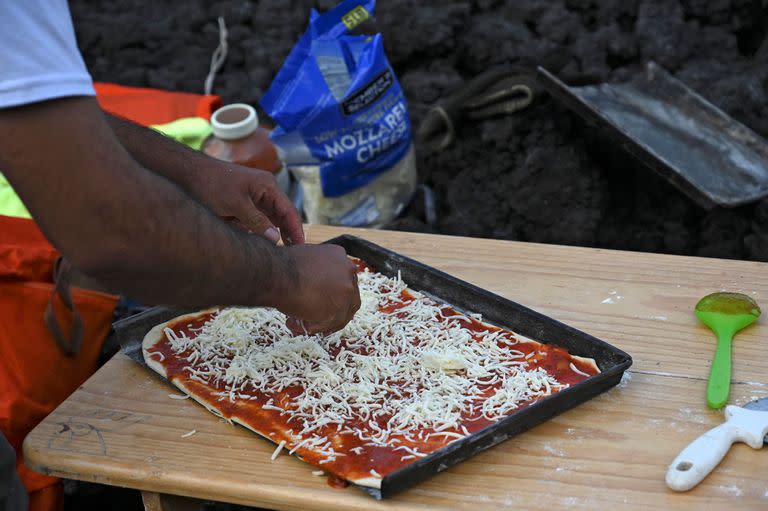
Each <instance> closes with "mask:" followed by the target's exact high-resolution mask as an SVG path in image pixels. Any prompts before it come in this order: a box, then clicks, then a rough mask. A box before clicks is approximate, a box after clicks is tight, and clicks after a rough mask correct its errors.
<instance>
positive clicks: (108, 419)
mask: <svg viewBox="0 0 768 511" xmlns="http://www.w3.org/2000/svg"><path fill="white" fill-rule="evenodd" d="M75 417H78V418H83V419H88V422H89V423H91V424H98V427H99V429H101V430H102V431H119V430H121V429H124V428H127V427H129V426H133V425H136V424H141V423H143V422H146V421H148V420H149V418H150V417H149V415H138V414H135V413H131V412H121V411H118V410H105V409H103V408H94V409H90V410H83V411H82V412H79V413H77V414H76V415H75Z"/></svg>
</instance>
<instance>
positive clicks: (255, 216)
mask: <svg viewBox="0 0 768 511" xmlns="http://www.w3.org/2000/svg"><path fill="white" fill-rule="evenodd" d="M244 209H246V211H245V212H244V214H243V215H241V218H239V220H240V224H241V225H242V226H243V227H245V228H246V229H247V230H249V231H250V232H252V233H254V234H258V235H260V236H264V237H265V238H266V239H268V240H269V241H271V242H272V243H277V242H278V241H280V231H279V230H278V229H277V228H276V227H275V226H274V225H273V224H272V222H270V221H269V218H267V216H266V215H264V213H262V212H261V211H259V210H257V209H256V208H253V207H248V206H246V207H245V208H244Z"/></svg>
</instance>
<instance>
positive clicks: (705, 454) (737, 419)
mask: <svg viewBox="0 0 768 511" xmlns="http://www.w3.org/2000/svg"><path fill="white" fill-rule="evenodd" d="M725 417H726V419H727V420H726V422H725V423H724V424H721V425H720V426H717V427H716V428H713V429H710V430H709V431H707V432H706V433H704V434H703V435H701V436H700V437H699V438H697V439H696V440H694V441H693V442H692V443H691V444H690V445H689V446H688V447H686V448H685V449H683V452H681V453H680V454H679V455H678V456H677V458H675V459H674V461H672V464H671V465H669V469H667V486H669V487H670V488H671V489H673V490H675V491H687V490H690V489H691V488H693V487H694V486H696V485H697V484H699V483H700V482H701V481H702V480H703V479H704V478H705V477H707V474H709V473H710V472H711V471H712V469H713V468H715V467H716V466H717V464H718V463H720V461H721V460H722V459H723V457H724V456H725V454H726V453H727V452H728V450H729V449H730V448H731V445H732V444H733V443H734V442H744V443H746V444H747V445H749V446H750V447H752V448H753V449H759V448H760V447H762V446H763V438H764V437H765V435H766V433H768V414H766V412H758V411H754V410H746V409H744V408H739V407H738V406H728V407H726V409H725Z"/></svg>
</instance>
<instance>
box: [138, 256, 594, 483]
mask: <svg viewBox="0 0 768 511" xmlns="http://www.w3.org/2000/svg"><path fill="white" fill-rule="evenodd" d="M355 262H356V264H357V268H358V271H360V272H362V271H364V270H365V268H370V267H369V266H367V265H366V264H365V263H363V262H362V261H360V260H355ZM400 298H401V299H402V300H403V302H404V303H402V304H401V303H391V304H389V305H387V306H385V307H383V308H382V309H381V310H382V311H384V312H389V313H393V312H395V311H397V310H398V309H399V308H402V307H404V306H405V304H406V303H407V302H409V301H412V300H414V296H413V295H412V294H411V293H409V292H408V291H404V292H403V293H402V294H401V297H400ZM442 311H443V315H444V316H455V315H458V316H461V317H462V319H460V320H459V321H460V322H461V324H462V326H463V327H465V328H467V329H468V330H470V331H472V332H474V333H475V335H474V336H473V338H474V339H476V340H478V339H480V337H481V333H482V332H487V331H500V330H501V331H503V332H504V335H503V336H502V339H501V340H500V341H499V342H500V343H503V342H504V340H507V341H509V342H512V343H514V342H516V341H517V344H515V345H514V349H515V350H518V351H520V352H522V353H523V354H525V355H528V354H529V353H534V354H533V355H531V356H530V358H527V366H526V368H528V369H533V368H536V367H541V368H543V369H544V370H545V371H547V373H549V374H550V375H552V376H554V377H555V378H556V379H557V380H558V381H559V382H561V383H563V384H568V385H573V384H576V383H578V382H580V381H583V380H585V379H586V378H587V377H586V376H584V375H582V374H579V373H577V372H575V371H573V369H572V368H571V364H573V365H574V366H575V367H576V368H578V369H579V370H580V371H583V372H585V373H587V374H590V375H593V374H596V371H595V370H594V368H593V367H592V366H591V365H588V364H586V363H584V362H582V361H581V360H578V359H575V358H573V357H572V356H571V355H570V354H569V353H568V352H567V351H566V350H565V349H563V348H559V347H556V346H551V345H547V344H541V343H538V342H525V341H524V340H522V339H520V338H518V337H516V336H515V334H514V333H513V332H511V331H508V330H503V329H501V328H498V327H495V326H491V325H487V324H484V323H482V322H480V321H478V320H476V319H473V318H468V319H467V317H466V316H464V315H463V314H461V313H459V312H458V311H456V310H455V309H453V308H451V307H448V306H445V307H443V309H442ZM214 314H215V313H205V314H201V315H200V316H198V317H196V318H194V319H191V320H190V319H184V320H180V321H176V322H172V323H170V324H169V325H168V326H169V328H171V329H172V330H173V331H175V332H176V333H177V334H181V333H184V334H186V335H187V336H188V337H190V338H193V337H194V336H195V335H196V332H197V331H198V329H200V328H201V327H202V326H203V325H204V324H205V323H206V322H207V321H208V320H210V319H211V318H212V317H213V316H214ZM345 341H346V339H342V342H341V343H340V345H338V346H333V347H331V348H330V349H329V353H330V355H331V356H335V355H336V354H338V353H339V352H340V351H341V350H342V349H345V348H346V346H345V344H346V342H345ZM153 352H158V353H162V355H163V356H164V358H163V360H162V361H160V358H162V357H155V360H158V361H160V363H161V364H162V365H163V367H164V368H165V370H166V373H167V376H168V380H170V381H172V382H178V383H181V384H183V385H184V387H186V388H187V389H189V390H190V391H191V392H192V393H193V394H194V395H195V396H196V397H197V398H198V399H199V400H201V401H204V402H206V403H208V404H210V405H212V406H214V407H215V408H216V409H217V410H218V411H219V412H220V413H221V415H222V417H224V418H225V419H228V420H234V421H237V422H240V423H243V424H245V425H247V426H248V427H250V428H251V429H253V430H255V431H258V432H259V433H261V434H262V435H263V436H265V437H267V438H269V439H270V440H272V441H273V442H275V443H279V442H280V441H282V440H285V441H286V446H285V447H286V449H291V448H292V446H293V445H295V444H294V440H293V438H292V437H291V436H290V433H291V431H292V430H293V429H294V428H295V429H296V430H297V431H298V430H300V429H301V427H300V426H299V425H298V423H293V424H291V423H290V422H289V418H290V415H288V414H282V415H281V413H282V412H280V411H279V410H272V409H266V410H265V409H263V408H262V406H263V405H264V404H266V403H267V401H269V399H273V400H274V404H275V405H276V406H280V407H282V408H285V407H286V405H287V404H289V403H290V402H291V400H292V398H293V397H294V396H296V395H298V394H300V393H301V392H302V391H303V389H302V388H299V387H290V388H286V389H284V390H283V391H281V392H273V393H268V394H256V395H255V396H254V397H256V399H240V398H236V399H235V400H234V401H231V400H230V399H229V396H228V395H227V396H223V397H222V396H221V395H219V393H221V392H224V391H225V386H224V384H223V383H222V382H212V383H210V384H203V383H201V382H199V381H196V380H193V379H192V378H190V373H189V372H188V371H186V370H185V368H186V367H188V366H189V362H187V361H186V358H187V357H188V356H189V355H190V354H191V352H182V353H178V354H177V353H175V352H174V351H173V349H172V346H171V343H170V341H169V340H168V338H167V336H166V335H165V334H163V337H162V339H161V340H160V342H159V343H158V344H157V345H156V346H155V348H154V350H153ZM393 385H394V384H393ZM499 386H500V384H495V385H488V387H487V389H484V393H487V395H488V396H490V395H493V393H494V392H495V390H496V389H497V388H498V387H499ZM533 402H535V400H529V401H525V402H521V403H518V408H517V410H522V409H523V408H525V407H527V406H529V405H530V404H532V403H533ZM476 408H477V409H478V410H477V411H476V413H475V414H474V415H465V416H463V419H464V420H463V424H462V425H463V427H464V428H466V430H467V431H469V433H474V432H477V431H479V430H481V429H483V428H485V427H486V426H489V425H491V424H493V423H494V422H493V421H490V420H488V419H486V418H485V417H483V415H482V411H481V410H480V407H476ZM513 413H514V412H513ZM389 418H390V417H388V416H384V417H379V418H378V419H377V422H378V424H379V426H380V427H385V426H386V423H387V421H388V420H389ZM366 422H367V421H362V420H358V421H347V422H345V427H347V428H350V429H354V428H355V427H360V428H365V427H366ZM445 431H446V432H452V433H459V434H463V431H461V430H460V429H449V430H445ZM314 433H315V434H317V435H320V436H325V437H327V438H328V440H330V441H331V442H332V444H333V449H334V450H335V451H336V452H337V453H341V454H344V456H337V457H336V458H335V459H334V460H332V461H327V462H325V463H321V461H323V460H325V455H323V454H320V453H317V452H314V451H312V450H310V449H307V448H304V447H300V448H299V449H297V450H296V452H295V453H296V454H297V455H298V456H299V457H300V458H302V459H303V460H304V461H306V462H308V463H310V464H312V465H315V466H316V467H318V468H320V469H322V470H324V471H325V472H327V473H329V474H331V477H330V478H329V480H328V482H329V484H330V485H331V486H333V487H343V485H342V484H341V483H343V482H344V481H346V480H352V481H354V480H358V479H362V478H366V477H371V476H372V474H371V469H375V471H376V472H377V473H378V474H379V475H381V476H382V477H383V476H386V475H387V474H390V473H392V472H394V471H396V470H397V469H399V468H402V467H404V466H406V465H408V464H410V463H411V462H414V461H417V460H418V459H419V458H410V459H406V460H403V459H402V457H403V456H406V455H408V452H407V451H405V450H402V449H397V447H400V446H407V447H413V448H417V449H418V451H419V452H420V453H423V454H429V453H432V452H434V451H436V450H439V449H441V448H442V447H445V446H446V445H448V444H449V443H450V442H451V441H453V440H455V437H449V436H429V437H427V434H428V433H434V431H433V430H431V429H426V430H424V438H425V439H424V440H421V439H419V438H416V439H415V440H416V441H414V442H412V441H409V440H408V439H406V438H403V437H393V438H396V439H397V440H398V443H396V444H394V445H392V446H386V447H382V446H372V445H364V444H366V443H367V441H363V440H360V439H359V438H358V437H357V436H356V435H354V434H350V433H339V432H337V428H336V426H335V425H331V426H326V427H324V428H320V429H319V430H316V431H315V432H314ZM353 449H354V450H355V451H356V452H357V453H359V454H356V453H355V452H353ZM396 449H397V450H396Z"/></svg>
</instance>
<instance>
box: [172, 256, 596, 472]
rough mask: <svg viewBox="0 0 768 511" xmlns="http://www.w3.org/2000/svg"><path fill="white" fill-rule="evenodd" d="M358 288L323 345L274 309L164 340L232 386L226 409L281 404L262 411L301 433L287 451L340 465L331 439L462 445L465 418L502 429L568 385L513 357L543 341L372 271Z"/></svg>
mask: <svg viewBox="0 0 768 511" xmlns="http://www.w3.org/2000/svg"><path fill="white" fill-rule="evenodd" d="M358 285H359V289H360V297H361V307H360V310H359V311H358V312H357V314H356V315H355V317H354V319H353V320H352V321H351V322H350V323H349V324H348V325H347V326H346V327H345V328H344V329H343V330H342V331H340V332H337V333H335V334H332V335H329V336H325V337H323V336H319V335H293V334H292V333H291V332H290V330H289V329H288V328H287V327H286V324H285V322H286V317H285V315H284V314H282V313H281V312H279V311H277V310H275V309H270V308H227V309H223V310H221V311H219V312H218V313H217V314H216V315H215V316H214V317H213V318H212V319H211V320H209V321H208V322H207V323H206V324H204V325H203V326H202V327H201V328H200V329H198V330H196V331H195V332H194V333H195V334H196V335H193V336H192V337H189V336H187V335H186V333H184V332H178V333H177V332H174V331H173V330H172V329H170V328H166V329H165V333H166V336H167V338H168V340H169V342H170V345H171V347H172V349H173V351H174V352H176V353H177V354H182V353H183V354H185V356H186V360H187V361H188V362H189V364H190V365H189V366H188V367H187V368H186V371H187V372H188V375H189V377H190V378H192V379H194V380H197V381H201V382H203V383H208V384H217V385H219V387H220V388H221V387H223V388H224V391H223V392H221V393H220V394H219V399H228V400H230V401H235V400H236V399H252V398H253V396H254V395H266V396H273V398H271V399H269V400H268V401H267V402H266V404H264V405H262V406H263V408H264V409H269V410H275V411H278V412H280V414H281V415H288V416H289V421H291V424H295V426H293V427H294V429H296V431H297V432H296V433H295V434H294V433H293V431H291V435H292V436H293V438H295V439H296V440H297V441H298V440H301V441H300V443H295V444H294V447H293V449H292V450H291V452H294V451H296V450H297V449H299V448H301V447H304V448H309V449H312V450H314V451H316V452H321V453H322V454H323V455H324V456H326V458H325V459H324V460H323V461H321V462H320V463H324V462H328V461H332V460H334V459H336V456H341V455H343V454H342V453H338V452H336V451H335V450H334V449H333V446H332V444H331V442H330V441H329V440H328V439H327V436H328V435H338V434H347V435H351V436H355V437H357V438H358V439H359V440H360V441H361V442H365V444H364V445H373V446H387V445H389V446H394V445H396V444H397V443H399V442H402V441H403V440H408V441H410V442H411V443H413V442H414V441H415V435H419V438H420V439H421V438H422V436H421V435H422V434H423V431H424V430H427V431H428V432H429V433H430V434H432V435H442V436H443V437H445V438H446V439H450V440H449V441H454V440H456V439H459V438H463V437H464V436H466V435H468V434H469V431H468V430H467V428H466V427H465V426H464V424H463V422H464V421H465V419H466V417H468V416H473V415H474V416H475V417H476V418H475V420H477V419H479V418H481V417H482V418H485V419H486V420H490V421H498V420H500V419H502V418H503V417H505V416H507V415H509V414H510V413H512V412H513V411H514V410H515V409H517V408H518V407H519V406H520V404H521V403H523V402H526V401H529V400H532V399H536V398H538V397H542V396H546V395H549V394H551V393H552V392H556V391H557V390H560V389H562V388H564V387H565V385H562V384H560V383H558V381H557V380H556V379H555V378H554V377H553V376H552V375H550V374H548V373H547V372H546V371H545V370H544V369H543V368H540V367H535V368H531V367H529V365H528V361H527V360H526V359H527V358H529V357H530V355H527V356H526V355H525V354H524V353H523V352H522V351H520V350H518V349H516V347H518V345H519V344H520V343H527V342H535V341H532V340H530V339H526V338H524V337H522V336H517V335H515V336H512V335H511V334H509V333H508V332H504V331H501V330H498V329H493V328H490V327H489V328H487V329H486V330H483V329H482V328H481V329H479V331H473V330H470V329H469V328H467V327H466V322H467V321H471V319H470V318H467V317H466V316H464V315H462V314H458V313H454V312H452V311H451V310H450V309H448V308H447V307H446V306H443V305H441V304H439V303H437V302H436V301H434V300H432V299H430V298H428V297H426V296H423V295H421V294H420V293H417V292H414V291H411V290H408V291H407V292H406V289H407V287H406V285H405V284H404V283H403V281H402V279H401V278H400V276H399V275H398V276H397V278H388V277H386V276H384V275H382V274H380V273H376V272H372V271H369V270H366V271H364V272H362V273H360V274H359V275H358ZM473 319H475V320H479V316H475V315H473ZM574 370H576V369H574ZM579 372H580V371H579ZM580 373H581V372H580ZM581 374H584V373H581ZM289 388H291V389H293V390H295V389H300V391H299V392H298V393H297V394H296V393H292V395H295V397H293V398H291V399H288V398H287V397H285V394H282V393H281V392H282V391H285V390H286V389H289ZM429 436H430V435H429V434H428V435H427V438H429ZM285 443H286V442H285V441H282V442H280V444H279V445H278V447H277V449H276V450H275V452H274V454H273V455H272V459H273V460H274V459H275V458H276V457H277V455H278V454H279V452H280V450H281V449H282V448H283V447H284V446H285ZM292 443H293V442H292ZM396 450H403V451H405V452H404V454H405V455H406V456H403V459H407V458H410V457H424V456H426V455H427V454H425V453H423V452H419V451H418V450H417V449H415V448H412V447H408V446H400V447H397V448H396ZM352 452H354V453H356V454H357V452H356V450H355V449H352Z"/></svg>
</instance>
